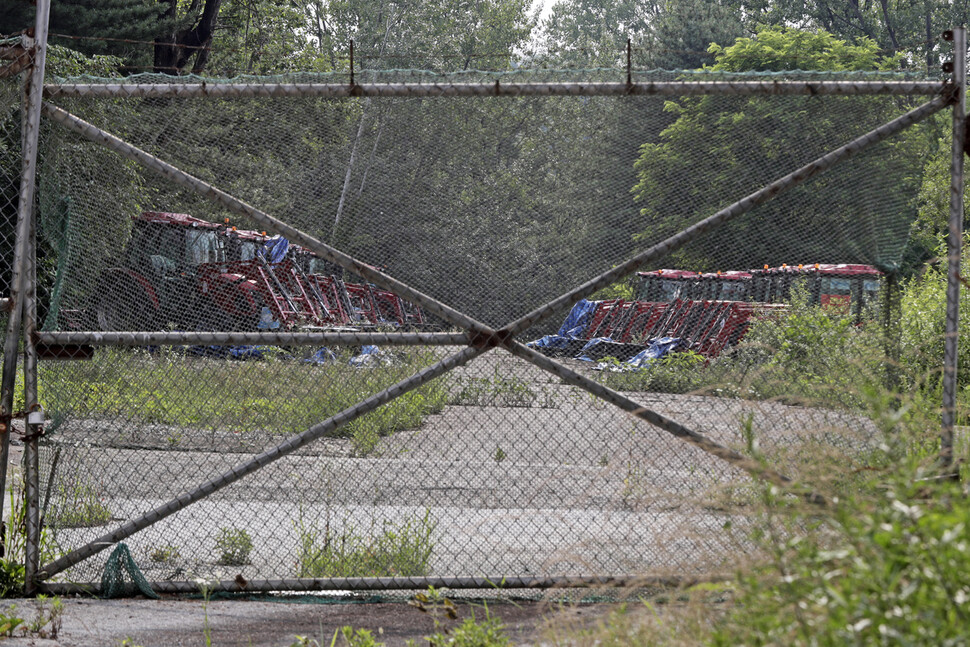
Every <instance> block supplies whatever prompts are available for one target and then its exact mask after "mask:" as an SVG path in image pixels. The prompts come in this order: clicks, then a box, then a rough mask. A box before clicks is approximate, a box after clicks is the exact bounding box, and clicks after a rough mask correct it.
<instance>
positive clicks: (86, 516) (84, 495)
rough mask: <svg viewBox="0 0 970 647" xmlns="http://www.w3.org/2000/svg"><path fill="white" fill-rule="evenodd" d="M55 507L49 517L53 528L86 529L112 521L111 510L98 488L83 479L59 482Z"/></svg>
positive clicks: (56, 488)
mask: <svg viewBox="0 0 970 647" xmlns="http://www.w3.org/2000/svg"><path fill="white" fill-rule="evenodd" d="M53 501H54V503H53V505H52V506H51V510H50V512H49V513H48V515H47V525H49V526H50V527H52V528H86V527H90V526H102V525H104V524H106V523H108V522H109V521H111V509H110V508H108V506H107V504H105V502H104V500H103V497H102V496H101V494H100V493H99V492H98V490H97V488H96V487H95V486H94V485H93V484H92V483H91V482H90V481H88V480H86V479H83V478H79V477H78V478H69V479H67V480H59V481H58V483H57V485H56V486H55V488H54V493H53Z"/></svg>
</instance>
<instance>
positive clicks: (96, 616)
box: [0, 597, 605, 647]
mask: <svg viewBox="0 0 970 647" xmlns="http://www.w3.org/2000/svg"><path fill="white" fill-rule="evenodd" d="M373 600H377V598H373ZM39 604H40V603H38V601H37V600H34V599H18V600H4V601H3V602H2V603H0V609H2V610H3V611H2V613H3V614H4V615H5V616H16V617H21V618H24V619H25V620H26V622H27V623H30V622H33V621H34V620H35V618H36V617H37V613H38V611H37V609H38V605H39ZM62 604H63V612H62V616H61V619H62V624H61V626H60V628H59V631H58V632H57V634H56V636H51V635H50V631H51V629H50V624H47V625H46V626H45V627H43V628H41V629H39V630H35V631H28V632H26V635H22V634H24V633H25V632H24V631H23V629H22V628H18V629H16V630H14V632H13V637H12V638H7V639H2V638H0V642H2V644H3V645H4V646H5V647H6V646H8V645H9V646H10V647H18V646H28V645H29V646H35V647H102V646H121V645H124V646H125V647H134V646H135V645H141V646H143V647H156V646H158V647H175V646H180V645H205V644H207V642H206V626H208V635H209V637H210V638H211V644H212V645H214V646H216V647H235V646H237V645H238V646H239V647H243V646H247V647H249V646H251V647H262V646H266V647H269V646H274V647H275V646H289V645H292V644H294V642H296V641H297V638H296V637H297V636H305V637H308V638H311V639H313V640H315V641H317V642H318V643H319V644H320V645H323V646H325V647H329V646H330V644H331V640H332V639H333V636H334V632H335V631H336V630H338V629H339V628H341V627H344V626H352V627H354V628H357V629H368V630H370V631H371V632H372V633H373V634H374V637H375V639H377V640H378V641H379V642H382V643H384V644H386V645H387V647H395V646H399V645H400V646H403V645H406V644H407V642H408V641H409V640H414V641H415V643H416V644H418V645H427V641H425V640H424V637H425V636H428V635H430V634H432V633H434V631H435V619H434V617H432V616H431V615H429V614H428V613H424V612H421V611H419V610H418V609H417V608H415V607H413V606H409V605H408V604H407V603H406V602H404V601H403V600H402V601H393V602H387V601H369V600H366V599H362V598H357V599H351V598H347V597H344V598H340V597H336V598H316V600H314V601H313V602H307V599H306V598H303V597H293V598H290V599H289V601H287V600H286V599H285V598H281V599H277V600H275V601H267V600H266V599H264V600H260V601H247V600H226V599H213V600H210V601H209V602H207V603H206V602H205V601H204V600H202V599H201V598H198V597H197V598H175V597H166V598H163V599H162V600H145V599H135V600H96V599H91V598H67V597H65V598H62ZM11 606H13V607H15V608H14V609H13V610H12V611H10V610H9V609H10V607H11ZM457 608H458V613H459V619H458V620H450V619H448V618H447V617H445V616H444V615H443V614H442V615H441V616H440V619H439V622H440V623H441V624H440V626H441V627H442V628H448V627H453V626H455V625H457V624H458V623H459V622H461V621H463V620H464V619H465V618H469V617H471V616H472V614H474V616H475V618H477V619H481V618H482V617H483V616H484V614H485V613H486V608H485V606H483V605H482V604H481V603H480V602H474V603H469V602H461V601H459V602H458V603H457ZM487 612H488V614H489V615H490V616H491V617H493V618H498V619H500V621H501V622H502V623H503V624H504V625H505V632H506V635H508V636H509V637H510V638H511V640H512V644H513V645H545V644H553V643H552V642H550V641H551V638H550V634H549V631H548V629H547V628H546V627H547V623H549V622H557V623H559V625H560V626H563V625H564V624H568V625H569V626H582V625H588V624H592V623H595V622H596V619H597V618H598V617H599V616H600V615H601V614H602V613H604V612H605V608H604V607H603V606H602V605H592V604H587V605H568V606H559V605H556V604H553V603H547V602H537V601H516V602H499V601H493V602H491V603H489V604H488V606H487ZM45 617H46V616H45ZM207 618H208V619H207ZM2 621H3V616H0V623H2ZM126 641H127V642H126ZM309 644H311V645H312V644H313V643H309ZM336 644H337V645H344V644H345V643H344V642H343V641H342V640H338V642H337V643H336Z"/></svg>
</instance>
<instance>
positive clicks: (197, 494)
mask: <svg viewBox="0 0 970 647" xmlns="http://www.w3.org/2000/svg"><path fill="white" fill-rule="evenodd" d="M486 350H487V349H484V348H472V347H468V348H465V349H463V350H461V351H459V352H458V353H455V354H454V355H451V356H449V357H446V358H445V359H443V360H441V361H439V362H437V363H435V364H433V365H431V366H429V367H427V368H424V369H422V370H420V371H418V372H417V373H415V374H414V375H412V376H411V377H409V378H407V379H405V380H402V381H400V382H398V383H397V384H394V385H392V386H390V387H388V388H386V389H384V390H383V391H381V392H380V393H377V394H375V395H372V396H370V397H369V398H367V399H365V400H362V401H361V402H359V403H357V404H355V405H353V406H352V407H350V408H348V409H344V410H343V411H341V412H340V413H338V414H336V415H334V416H332V417H330V418H328V419H327V420H324V421H323V422H320V423H318V424H316V425H314V426H312V427H310V428H309V429H307V430H306V431H304V432H302V433H300V434H298V435H296V436H293V437H291V438H289V439H287V440H285V441H284V442H282V443H280V444H279V445H277V446H275V447H273V448H271V449H268V450H266V451H265V452H263V453H262V454H260V455H259V456H255V457H254V458H252V459H251V460H249V461H246V462H245V463H242V464H240V465H237V466H236V467H234V468H232V469H231V470H229V471H228V472H225V473H223V474H222V475H220V476H217V477H215V478H213V479H211V480H209V481H206V482H205V483H203V484H202V485H199V486H197V487H195V488H194V489H193V490H191V491H189V492H186V493H185V494H182V495H181V496H179V497H178V498H175V499H172V500H171V501H168V502H167V503H163V504H162V505H160V506H158V507H156V508H154V509H153V510H150V511H149V512H147V513H145V514H143V515H142V516H140V517H138V518H136V519H133V520H131V521H129V522H127V523H126V524H124V525H122V526H121V527H120V528H118V529H116V530H114V531H113V532H110V533H108V534H105V535H101V536H100V537H98V538H96V539H94V540H92V541H90V542H88V543H87V544H85V545H84V546H82V547H81V548H78V549H77V550H73V551H71V552H69V553H67V554H66V555H63V556H61V557H59V558H58V559H56V560H54V561H53V562H51V563H49V564H46V565H45V566H43V567H42V568H41V569H40V571H39V572H38V574H37V577H38V578H39V579H47V578H49V577H52V576H54V575H56V574H57V573H60V572H61V571H64V570H66V569H68V568H70V567H72V566H74V565H75V564H78V563H80V562H82V561H84V560H85V559H87V558H88V557H91V556H92V555H96V554H97V553H99V552H101V551H102V550H104V549H106V548H108V547H110V546H111V545H113V544H115V543H117V542H119V541H122V540H124V539H126V538H128V537H130V536H131V535H133V534H135V533H136V532H138V531H139V530H143V529H145V528H147V527H148V526H150V525H152V524H153V523H155V522H157V521H160V520H161V519H164V518H165V517H168V516H170V515H172V514H175V513H176V512H178V511H179V510H182V509H183V508H185V507H186V506H189V505H191V504H193V503H195V502H196V501H199V500H201V499H203V498H205V497H207V496H209V495H210V494H212V493H214V492H217V491H219V490H221V489H222V488H224V487H226V486H227V485H231V484H232V483H235V482H236V481H238V480H240V479H241V478H243V477H245V476H248V475H249V474H252V473H253V472H255V471H257V470H259V469H261V468H263V467H266V466H267V465H269V464H270V463H273V462H274V461H276V460H278V459H280V458H283V457H284V456H286V455H287V454H291V453H293V452H295V451H296V450H298V449H300V448H301V447H304V446H305V445H308V444H310V443H312V442H313V441H315V440H318V439H320V438H325V437H327V436H330V435H332V434H333V432H334V431H335V430H336V429H337V428H339V427H340V426H341V425H344V424H346V423H348V422H351V421H352V420H356V419H357V418H359V417H361V416H362V415H364V414H365V413H369V412H371V411H373V410H375V409H377V408H378V407H379V406H381V405H382V404H385V403H387V402H390V401H391V400H393V399H394V398H396V397H398V396H400V395H402V394H404V393H407V392H408V391H412V390H414V389H416V388H418V387H420V386H421V385H423V384H427V383H428V382H430V381H431V380H433V379H435V378H437V377H440V376H441V375H444V374H445V373H447V372H448V371H450V370H452V369H455V368H457V367H459V366H462V365H463V364H466V363H467V362H468V361H469V360H471V359H473V358H475V357H477V356H479V355H481V354H482V353H484V352H486Z"/></svg>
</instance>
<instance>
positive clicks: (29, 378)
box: [24, 0, 49, 595]
mask: <svg viewBox="0 0 970 647" xmlns="http://www.w3.org/2000/svg"><path fill="white" fill-rule="evenodd" d="M47 1H48V2H49V0H47ZM33 213H34V209H33V208H31V219H30V240H29V245H30V251H29V253H28V254H27V257H28V271H27V289H26V290H25V291H24V297H25V298H24V407H25V409H26V410H27V412H28V413H27V417H26V421H25V422H26V425H27V427H26V430H27V433H26V434H25V435H24V484H25V490H26V500H25V505H24V508H25V513H26V519H25V526H26V533H25V535H26V537H25V542H24V544H25V549H24V592H25V593H27V594H28V595H30V594H33V593H34V591H35V590H36V588H37V587H36V577H37V568H38V567H39V566H40V458H39V457H40V452H39V450H38V447H37V441H38V439H39V438H40V435H41V434H42V433H43V423H42V422H40V423H38V422H31V420H30V412H36V411H42V410H41V409H40V404H39V402H38V401H37V346H36V344H35V343H34V334H35V332H36V330H37V222H36V218H34V217H33Z"/></svg>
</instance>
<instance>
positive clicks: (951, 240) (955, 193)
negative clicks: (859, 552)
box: [940, 27, 967, 469]
mask: <svg viewBox="0 0 970 647" xmlns="http://www.w3.org/2000/svg"><path fill="white" fill-rule="evenodd" d="M951 33H952V38H953V85H954V87H955V88H956V92H957V93H958V96H957V101H956V102H955V103H954V104H953V125H952V128H953V148H952V153H953V155H952V159H951V161H950V222H949V231H948V232H947V238H946V248H947V271H946V324H945V329H946V334H945V338H944V342H943V416H942V421H941V422H942V431H941V434H940V466H941V467H942V468H943V469H948V468H950V467H951V466H952V465H953V425H954V423H955V421H956V410H957V355H958V349H957V342H958V341H959V337H960V260H961V259H960V256H961V252H962V247H963V155H964V150H963V149H964V145H965V137H966V129H967V125H966V112H967V99H966V86H967V30H966V28H965V27H957V28H955V29H953V30H952V32H951Z"/></svg>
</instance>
